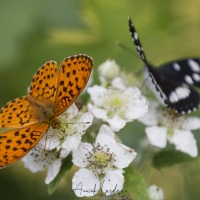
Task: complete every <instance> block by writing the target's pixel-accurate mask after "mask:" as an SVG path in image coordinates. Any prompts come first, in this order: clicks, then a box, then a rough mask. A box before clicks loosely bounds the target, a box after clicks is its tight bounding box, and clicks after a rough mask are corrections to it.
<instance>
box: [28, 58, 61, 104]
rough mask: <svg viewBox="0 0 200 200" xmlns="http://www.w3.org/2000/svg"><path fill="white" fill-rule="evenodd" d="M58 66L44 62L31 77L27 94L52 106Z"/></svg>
mask: <svg viewBox="0 0 200 200" xmlns="http://www.w3.org/2000/svg"><path fill="white" fill-rule="evenodd" d="M57 78H58V66H57V63H56V62H55V61H49V62H46V63H45V64H44V65H43V66H42V67H41V68H39V69H38V71H37V72H36V73H35V75H34V76H33V80H32V83H31V85H30V89H29V94H30V96H32V97H33V98H35V99H38V100H40V101H43V100H45V102H48V101H49V104H50V103H51V104H52V105H53V103H54V100H55V95H56V89H57Z"/></svg>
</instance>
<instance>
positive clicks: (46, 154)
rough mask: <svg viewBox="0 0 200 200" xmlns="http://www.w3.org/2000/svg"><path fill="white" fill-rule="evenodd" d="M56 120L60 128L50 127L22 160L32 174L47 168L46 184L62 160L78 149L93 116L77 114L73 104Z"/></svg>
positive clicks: (56, 171)
mask: <svg viewBox="0 0 200 200" xmlns="http://www.w3.org/2000/svg"><path fill="white" fill-rule="evenodd" d="M58 119H59V121H60V122H61V127H60V128H59V129H53V128H52V127H50V128H49V130H48V132H47V134H45V135H44V136H43V138H42V139H41V141H40V142H39V143H38V144H37V145H36V146H35V147H34V148H33V149H32V150H31V151H30V152H29V153H28V154H27V155H26V156H25V157H24V158H23V159H22V161H23V162H24V166H25V167H26V168H28V169H29V170H30V171H32V172H34V173H35V172H38V171H43V170H44V169H45V168H46V167H48V173H47V177H46V180H45V183H46V184H49V183H50V182H51V181H52V180H53V179H54V178H55V177H56V175H57V174H58V172H59V170H60V166H61V161H62V159H63V158H65V157H66V156H67V155H68V154H69V153H70V152H71V151H73V150H75V149H76V148H77V147H78V145H79V143H80V141H81V138H82V135H83V134H84V133H85V131H86V129H87V128H88V127H89V126H90V125H91V123H92V120H93V116H92V115H91V114H90V113H88V112H87V113H82V112H78V109H77V107H76V106H75V105H74V104H73V105H72V106H70V108H68V110H67V111H65V112H64V113H63V114H62V115H60V116H59V117H58Z"/></svg>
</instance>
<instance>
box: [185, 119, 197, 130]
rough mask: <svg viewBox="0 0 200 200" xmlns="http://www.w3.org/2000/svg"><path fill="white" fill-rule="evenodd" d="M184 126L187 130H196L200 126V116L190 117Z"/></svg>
mask: <svg viewBox="0 0 200 200" xmlns="http://www.w3.org/2000/svg"><path fill="white" fill-rule="evenodd" d="M182 128H183V129H185V130H196V129H199V128H200V118H198V117H188V118H187V119H186V120H185V121H184V123H183V125H182Z"/></svg>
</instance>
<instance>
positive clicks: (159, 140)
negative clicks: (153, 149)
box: [145, 126, 167, 148]
mask: <svg viewBox="0 0 200 200" xmlns="http://www.w3.org/2000/svg"><path fill="white" fill-rule="evenodd" d="M145 132H146V135H147V138H148V140H149V142H150V144H151V145H154V146H157V147H160V148H164V147H166V145H167V129H166V127H158V126H152V127H147V128H146V129H145Z"/></svg>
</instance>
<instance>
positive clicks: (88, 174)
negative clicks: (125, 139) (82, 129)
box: [72, 125, 136, 197]
mask: <svg viewBox="0 0 200 200" xmlns="http://www.w3.org/2000/svg"><path fill="white" fill-rule="evenodd" d="M72 156H73V160H72V161H73V163H74V164H75V165H77V166H78V167H80V168H81V169H79V171H77V172H76V173H75V175H74V177H73V179H72V189H73V190H74V192H75V194H76V196H78V197H83V196H93V195H95V194H96V193H97V192H98V190H99V189H100V187H101V188H102V192H103V193H105V194H106V195H111V194H114V193H117V192H120V191H121V190H122V189H123V183H124V176H123V168H125V167H127V166H128V165H129V164H130V163H131V162H132V161H133V159H134V158H135V157H136V153H135V152H134V150H132V149H130V148H128V147H126V146H124V145H122V144H121V143H118V142H116V140H115V134H114V132H113V131H112V130H111V129H110V127H109V126H106V125H102V126H101V128H100V130H99V133H98V135H97V138H96V142H95V144H94V145H91V144H89V143H80V145H79V147H78V148H77V149H76V150H75V151H73V154H72Z"/></svg>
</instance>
